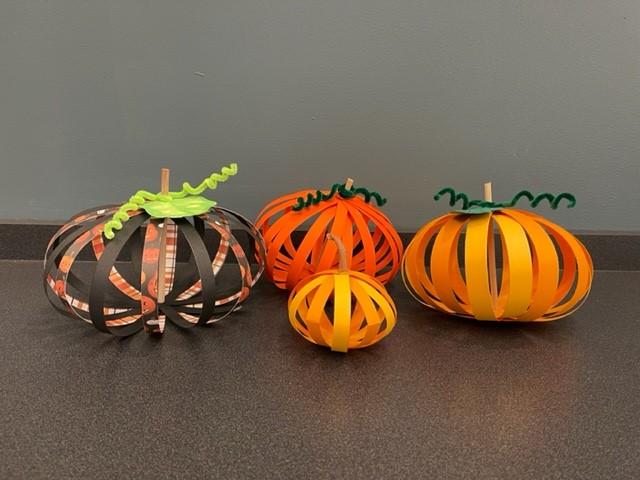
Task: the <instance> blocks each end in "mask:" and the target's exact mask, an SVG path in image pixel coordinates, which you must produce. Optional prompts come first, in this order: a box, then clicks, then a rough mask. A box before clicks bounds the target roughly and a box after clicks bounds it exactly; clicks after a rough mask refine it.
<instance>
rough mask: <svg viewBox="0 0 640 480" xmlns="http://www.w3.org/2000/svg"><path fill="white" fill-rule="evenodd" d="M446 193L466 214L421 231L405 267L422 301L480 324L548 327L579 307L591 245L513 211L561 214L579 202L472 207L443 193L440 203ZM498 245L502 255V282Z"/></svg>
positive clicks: (552, 199) (449, 216)
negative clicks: (540, 209)
mask: <svg viewBox="0 0 640 480" xmlns="http://www.w3.org/2000/svg"><path fill="white" fill-rule="evenodd" d="M444 193H450V194H451V202H450V203H451V205H454V204H455V203H456V201H457V200H460V199H462V200H463V201H464V205H463V209H462V210H458V211H454V212H451V213H448V214H446V215H444V216H442V217H439V218H436V219H435V220H432V221H431V222H429V223H427V224H426V225H424V226H423V227H422V228H420V230H419V231H418V233H417V234H416V235H415V237H414V238H413V239H412V241H411V243H410V244H409V246H408V247H407V249H406V252H405V255H404V258H403V262H402V277H403V280H404V282H405V285H406V286H407V288H408V290H409V292H410V293H411V294H412V295H413V296H414V297H415V298H416V299H417V300H418V301H420V302H421V303H423V304H424V305H426V306H428V307H431V308H434V309H436V310H440V311H442V312H445V313H450V314H454V315H461V316H466V317H473V318H476V319H477V320H508V321H549V320H556V319H558V318H562V317H564V316H567V315H570V314H571V313H572V312H574V311H575V310H576V309H578V308H579V307H580V305H581V304H582V303H583V302H584V300H585V299H586V297H587V295H588V293H589V290H590V288H591V281H592V278H593V264H592V262H591V257H590V256H589V253H588V252H587V249H586V248H585V246H584V245H583V244H582V243H580V241H579V240H578V239H577V238H576V237H574V236H573V235H572V234H571V233H569V232H568V231H567V230H565V229H564V228H562V227H560V226H558V225H556V224H555V223H553V222H550V221H549V220H547V219H545V218H543V217H541V216H539V215H536V214H534V213H531V212H527V211H523V210H519V209H515V208H512V207H513V205H515V203H516V202H517V201H518V200H519V199H520V198H522V197H527V198H529V200H530V201H531V202H532V206H534V207H535V206H537V204H538V203H540V201H541V200H544V199H546V200H549V202H550V203H551V206H552V208H557V206H558V203H559V201H560V200H562V199H563V198H564V199H569V201H570V204H569V206H570V207H572V206H573V205H574V204H575V199H574V198H573V196H572V195H570V194H560V195H558V196H557V197H554V196H552V195H550V194H541V195H538V196H537V197H534V196H533V195H531V194H530V193H529V192H526V191H523V192H520V193H519V194H518V195H516V196H515V197H514V199H513V200H512V201H511V202H509V203H493V202H491V201H480V200H474V201H471V202H469V201H468V199H467V198H466V195H464V194H456V193H455V192H454V191H453V190H452V189H444V190H442V191H441V192H440V193H439V194H438V195H436V199H438V198H440V196H441V195H443V194H444ZM494 228H495V233H497V236H498V238H499V241H498V242H494ZM463 233H464V236H463ZM494 243H497V245H498V246H499V249H500V251H501V253H502V265H501V272H502V274H501V278H498V277H499V275H498V273H497V272H499V271H500V270H499V269H498V268H496V260H495V257H496V249H495V247H496V245H494ZM460 251H463V252H464V257H463V259H461V258H460V256H459V252H460ZM498 267H499V266H498Z"/></svg>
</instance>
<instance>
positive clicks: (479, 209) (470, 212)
mask: <svg viewBox="0 0 640 480" xmlns="http://www.w3.org/2000/svg"><path fill="white" fill-rule="evenodd" d="M502 208H504V207H469V208H467V209H461V210H454V212H456V213H466V214H467V215H480V214H482V213H489V212H495V211H496V210H502Z"/></svg>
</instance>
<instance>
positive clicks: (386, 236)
mask: <svg viewBox="0 0 640 480" xmlns="http://www.w3.org/2000/svg"><path fill="white" fill-rule="evenodd" d="M358 195H362V196H363V198H360V197H359V196H358ZM372 200H375V202H376V203H377V205H378V206H381V205H384V203H386V199H384V198H382V197H381V196H380V194H379V193H377V192H370V191H368V190H367V189H364V188H354V187H353V181H352V180H350V179H348V180H347V182H346V183H345V184H335V185H333V186H332V187H331V189H330V190H323V191H320V190H301V191H299V192H295V193H292V194H289V195H285V196H283V197H280V198H277V199H275V200H273V201H272V202H270V203H269V204H268V205H266V206H265V207H264V208H263V209H262V210H261V212H260V213H259V215H258V220H257V221H256V226H257V227H258V229H259V230H260V232H261V233H262V236H263V237H264V240H265V245H266V248H267V258H266V272H267V276H268V277H269V278H270V279H271V280H272V281H273V282H274V283H275V284H276V285H277V286H278V287H280V288H283V289H292V288H293V287H294V286H295V285H296V284H297V283H298V282H300V280H302V279H303V278H305V277H308V276H309V275H313V274H314V273H317V272H320V271H323V270H327V269H330V268H336V267H337V265H338V251H337V249H336V247H335V245H334V244H333V243H332V242H328V243H327V241H326V235H327V233H331V234H332V235H334V236H336V237H339V238H340V239H342V241H343V243H344V245H345V247H346V252H347V260H348V262H349V265H351V269H352V270H356V271H359V272H362V273H366V274H367V275H371V276H373V277H376V278H377V279H378V280H379V281H380V282H382V283H387V282H388V281H389V280H391V279H392V278H393V277H394V275H395V274H396V273H397V272H398V269H399V267H400V262H401V259H402V242H401V240H400V237H399V235H398V233H397V232H396V230H395V228H394V227H393V225H392V224H391V221H390V220H389V219H388V218H387V216H386V215H385V214H384V213H382V212H381V211H380V209H378V208H376V207H374V206H373V205H371V204H370V203H369V202H370V201H372ZM304 228H307V230H306V231H304V232H300V233H301V235H302V238H301V239H300V240H299V241H295V240H294V238H293V236H294V234H295V232H296V231H300V230H303V229H304Z"/></svg>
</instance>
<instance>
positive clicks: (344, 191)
mask: <svg viewBox="0 0 640 480" xmlns="http://www.w3.org/2000/svg"><path fill="white" fill-rule="evenodd" d="M336 193H337V194H338V195H340V196H341V197H342V198H347V199H348V198H353V197H355V196H356V195H362V196H363V197H364V201H365V202H366V203H369V202H370V201H371V200H372V199H373V200H375V201H376V204H377V205H378V206H379V207H381V206H382V205H384V204H385V203H387V199H386V198H384V197H383V196H382V195H380V194H379V193H378V192H371V191H369V190H367V189H366V188H362V187H358V188H354V187H353V186H352V187H351V188H347V187H346V184H345V183H334V184H333V185H331V190H329V191H328V192H327V193H323V192H322V190H316V193H315V195H314V194H312V193H308V194H307V198H306V199H305V198H304V197H298V199H297V201H298V203H296V204H295V205H294V206H293V207H291V210H293V211H294V212H298V211H300V210H302V209H303V208H306V207H310V206H311V205H317V204H318V203H320V202H326V201H327V200H329V199H331V198H333V197H334V196H335V195H336Z"/></svg>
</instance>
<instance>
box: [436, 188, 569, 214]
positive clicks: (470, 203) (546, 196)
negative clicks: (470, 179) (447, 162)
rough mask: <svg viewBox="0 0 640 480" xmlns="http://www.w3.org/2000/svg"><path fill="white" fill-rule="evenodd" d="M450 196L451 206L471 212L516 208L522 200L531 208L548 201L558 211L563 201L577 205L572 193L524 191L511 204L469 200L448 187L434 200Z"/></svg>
mask: <svg viewBox="0 0 640 480" xmlns="http://www.w3.org/2000/svg"><path fill="white" fill-rule="evenodd" d="M447 194H448V195H449V205H450V206H451V207H453V206H455V205H456V203H458V202H460V201H461V202H462V205H461V206H462V208H461V209H460V210H462V211H464V210H471V209H473V208H486V209H500V208H510V207H514V206H515V205H516V204H517V203H518V202H519V201H520V200H521V199H522V198H526V199H527V200H529V204H530V205H531V208H536V207H537V206H538V205H540V202H542V201H543V200H546V201H548V202H549V206H550V207H551V208H552V209H554V210H556V209H557V208H558V207H559V206H560V202H561V201H562V200H566V201H567V208H573V207H575V205H576V197H574V196H573V195H572V194H571V193H567V192H563V193H559V194H558V195H552V194H551V193H541V194H539V195H537V196H536V195H534V194H533V193H531V192H530V191H529V190H522V191H520V192H518V193H516V194H515V195H514V196H513V198H512V199H511V201H510V202H487V201H485V200H469V197H468V195H467V194H466V193H462V192H460V193H457V192H456V191H455V190H454V189H453V188H451V187H446V188H443V189H442V190H440V191H439V192H438V193H437V194H436V195H435V196H434V197H433V198H434V200H436V201H438V200H440V199H441V198H442V197H443V196H444V195H447Z"/></svg>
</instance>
